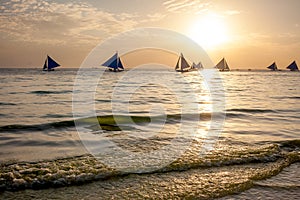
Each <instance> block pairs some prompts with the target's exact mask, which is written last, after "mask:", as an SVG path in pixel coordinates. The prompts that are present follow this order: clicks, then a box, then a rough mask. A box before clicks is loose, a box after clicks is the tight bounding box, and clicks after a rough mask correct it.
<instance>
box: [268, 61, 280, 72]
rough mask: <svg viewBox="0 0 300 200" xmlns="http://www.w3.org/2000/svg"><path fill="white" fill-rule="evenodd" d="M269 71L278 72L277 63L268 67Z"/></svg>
mask: <svg viewBox="0 0 300 200" xmlns="http://www.w3.org/2000/svg"><path fill="white" fill-rule="evenodd" d="M267 68H268V69H271V70H273V71H276V70H278V68H277V65H276V63H275V62H273V63H272V64H271V65H270V66H269V67H267Z"/></svg>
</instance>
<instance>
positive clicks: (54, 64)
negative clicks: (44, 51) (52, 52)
mask: <svg viewBox="0 0 300 200" xmlns="http://www.w3.org/2000/svg"><path fill="white" fill-rule="evenodd" d="M59 66H60V64H58V63H57V62H55V61H54V60H53V59H52V58H51V57H50V56H48V70H51V69H53V68H55V67H59Z"/></svg>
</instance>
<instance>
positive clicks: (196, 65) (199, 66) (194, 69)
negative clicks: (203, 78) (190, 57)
mask: <svg viewBox="0 0 300 200" xmlns="http://www.w3.org/2000/svg"><path fill="white" fill-rule="evenodd" d="M202 69H203V66H202V63H201V62H199V63H198V64H195V63H194V62H193V64H192V66H191V69H190V71H198V70H202Z"/></svg>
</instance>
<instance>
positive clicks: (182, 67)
mask: <svg viewBox="0 0 300 200" xmlns="http://www.w3.org/2000/svg"><path fill="white" fill-rule="evenodd" d="M189 69H191V67H190V65H189V64H188V62H187V61H186V59H185V58H184V56H183V55H182V53H181V54H180V56H179V58H178V61H177V64H176V66H175V70H176V71H180V72H186V71H189Z"/></svg>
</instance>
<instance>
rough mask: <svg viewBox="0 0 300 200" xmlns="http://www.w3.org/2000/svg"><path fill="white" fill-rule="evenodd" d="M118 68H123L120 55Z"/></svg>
mask: <svg viewBox="0 0 300 200" xmlns="http://www.w3.org/2000/svg"><path fill="white" fill-rule="evenodd" d="M118 68H120V69H124V67H123V64H122V62H121V59H120V57H119V58H118Z"/></svg>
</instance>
